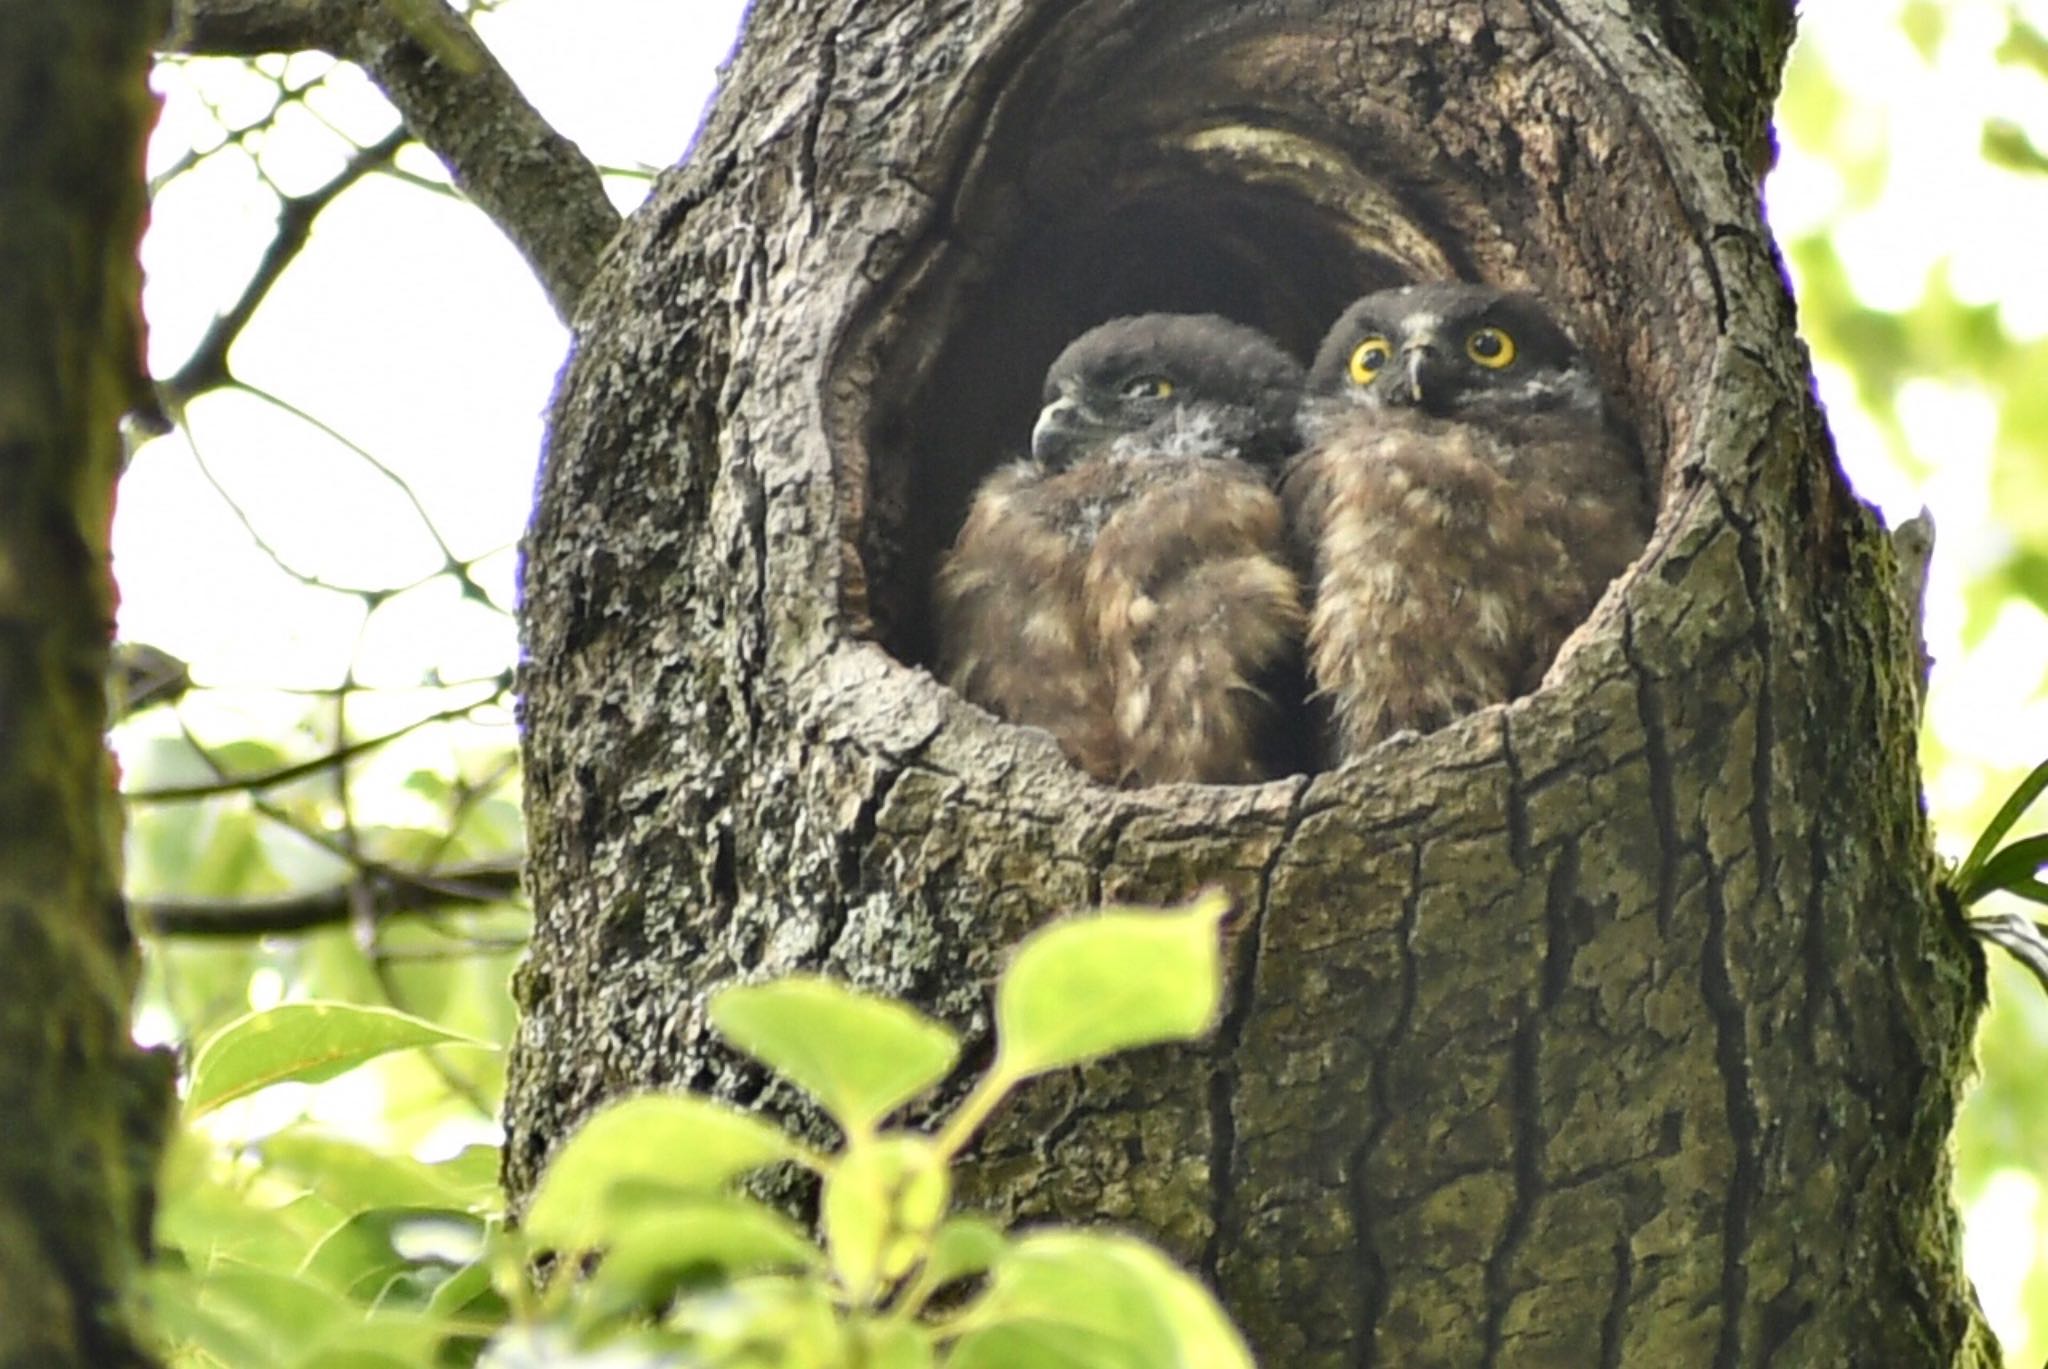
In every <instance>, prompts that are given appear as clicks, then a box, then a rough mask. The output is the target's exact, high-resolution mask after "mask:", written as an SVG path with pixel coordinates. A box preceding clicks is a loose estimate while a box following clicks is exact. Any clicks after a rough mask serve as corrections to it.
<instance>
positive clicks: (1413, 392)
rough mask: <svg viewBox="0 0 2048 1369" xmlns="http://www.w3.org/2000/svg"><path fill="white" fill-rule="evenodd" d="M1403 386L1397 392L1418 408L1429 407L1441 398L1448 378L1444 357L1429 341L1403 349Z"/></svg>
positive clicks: (1416, 343)
mask: <svg viewBox="0 0 2048 1369" xmlns="http://www.w3.org/2000/svg"><path fill="white" fill-rule="evenodd" d="M1401 369H1402V377H1401V378H1402V381H1403V384H1402V386H1401V388H1400V389H1399V390H1398V391H1396V392H1395V393H1396V394H1397V395H1399V396H1400V397H1401V398H1402V399H1403V400H1405V401H1406V402H1407V403H1410V404H1413V405H1414V406H1415V407H1417V408H1418V409H1428V408H1430V407H1431V404H1432V401H1435V400H1437V399H1440V398H1441V394H1440V392H1441V390H1442V388H1443V384H1444V381H1445V380H1446V379H1447V377H1446V376H1445V373H1444V367H1443V357H1442V355H1441V354H1439V353H1438V351H1437V350H1436V348H1435V347H1433V346H1431V345H1430V344H1429V343H1427V342H1413V343H1410V344H1409V345H1408V346H1406V347H1403V348H1402V349H1401Z"/></svg>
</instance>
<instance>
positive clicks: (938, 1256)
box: [925, 1217, 1009, 1288]
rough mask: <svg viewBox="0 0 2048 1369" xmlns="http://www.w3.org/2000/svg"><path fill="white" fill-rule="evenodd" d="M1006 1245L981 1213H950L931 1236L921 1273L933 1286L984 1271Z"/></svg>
mask: <svg viewBox="0 0 2048 1369" xmlns="http://www.w3.org/2000/svg"><path fill="white" fill-rule="evenodd" d="M1008 1246H1009V1242H1008V1240H1007V1239H1006V1238H1005V1237H1004V1236H1003V1233H1002V1231H1001V1229H1000V1228H998V1227H997V1226H996V1224H995V1223H993V1222H991V1221H988V1220H986V1219H984V1218H981V1217H950V1218H948V1219H947V1220H946V1222H945V1224H944V1225H942V1226H940V1228H939V1229H938V1231H937V1233H936V1234H934V1235H933V1237H932V1248H931V1253H930V1254H929V1255H927V1256H926V1257H925V1264H926V1269H925V1277H926V1278H927V1279H928V1280H929V1281H930V1283H931V1286H932V1287H934V1288H943V1287H945V1286H946V1285H947V1284H949V1283H951V1282H953V1281H954V1280H955V1279H964V1278H967V1277H969V1276H970V1275H974V1274H982V1273H986V1272H987V1271H988V1270H989V1269H991V1268H993V1267H994V1265H995V1263H996V1261H998V1260H1000V1259H1001V1258H1002V1257H1003V1251H1004V1250H1005V1249H1007V1248H1008Z"/></svg>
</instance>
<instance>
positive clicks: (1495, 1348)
mask: <svg viewBox="0 0 2048 1369" xmlns="http://www.w3.org/2000/svg"><path fill="white" fill-rule="evenodd" d="M1578 867H1579V855H1578V847H1577V845H1576V844H1575V843H1573V842H1571V841H1566V842H1564V843H1563V844H1562V845H1561V846H1560V847H1559V848H1558V853H1557V858H1556V860H1555V862H1554V863H1553V864H1552V866H1551V870H1550V880H1549V884H1548V887H1547V888H1546V889H1545V890H1544V898H1543V926H1544V947H1543V980H1542V983H1541V985H1540V986H1539V988H1538V990H1537V1000H1536V1002H1535V1003H1533V1004H1531V1005H1530V1007H1529V1008H1528V1010H1527V1012H1526V1013H1525V1014H1524V1016H1523V1018H1522V1020H1521V1022H1520V1023H1519V1024H1518V1025H1517V1026H1516V1028H1515V1039H1514V1044H1513V1045H1512V1047H1510V1049H1511V1051H1512V1059H1513V1063H1512V1065H1511V1067H1510V1070H1509V1074H1508V1084H1509V1096H1510V1103H1509V1106H1510V1108H1511V1110H1512V1112H1513V1115H1514V1139H1513V1141H1512V1143H1511V1156H1512V1160H1513V1164H1514V1178H1515V1199H1514V1203H1513V1205H1512V1206H1511V1207H1510V1208H1509V1209H1508V1217H1507V1221H1506V1222H1505V1223H1504V1224H1503V1225H1502V1227H1501V1233H1500V1239H1499V1240H1498V1241H1497V1242H1496V1243H1495V1244H1494V1247H1493V1250H1492V1252H1491V1253H1490V1254H1488V1256H1487V1257H1486V1283H1485V1287H1486V1318H1485V1322H1484V1345H1485V1350H1484V1353H1483V1356H1482V1358H1481V1360H1480V1363H1481V1365H1482V1366H1484V1369H1493V1366H1494V1365H1496V1364H1498V1363H1499V1362H1500V1355H1501V1350H1502V1348H1503V1345H1504V1337H1503V1334H1502V1326H1503V1324H1504V1323H1505V1321H1506V1319H1507V1313H1508V1307H1509V1305H1510V1304H1511V1303H1512V1302H1513V1301H1514V1290H1513V1289H1511V1288H1510V1287H1509V1286H1508V1276H1509V1273H1510V1272H1511V1268H1512V1266H1513V1264H1514V1258H1515V1252H1516V1251H1517V1250H1519V1249H1520V1248H1521V1246H1522V1243H1523V1242H1524V1241H1525V1240H1527V1239H1528V1235H1529V1229H1530V1227H1531V1226H1532V1225H1533V1224H1534V1221H1535V1212H1536V1208H1537V1207H1538V1205H1539V1204H1541V1203H1542V1201H1543V1198H1544V1194H1545V1185H1544V1181H1543V1161H1544V1157H1545V1155H1546V1154H1547V1153H1548V1142H1549V1139H1550V1138H1549V1135H1548V1133H1547V1132H1546V1131H1545V1130H1544V1126H1543V1108H1542V1101H1543V1074H1542V1070H1543V1022H1544V1019H1545V1018H1546V1017H1548V1016H1549V1015H1550V1013H1551V1012H1552V1011H1553V1010H1555V1009H1556V1007H1557V1004H1558V1002H1559V1000H1561V999H1562V998H1563V997H1564V990H1565V986H1566V984H1567V983H1569V982H1570V978H1571V967H1572V958H1573V956H1574V955H1575V954H1576V952H1577V949H1578V948H1577V946H1576V944H1575V942H1574V938H1573V936H1572V927H1571V911H1570V910H1571V906H1572V901H1573V899H1574V898H1575V897H1576V895H1577V890H1578Z"/></svg>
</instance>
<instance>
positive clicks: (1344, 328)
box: [1281, 283, 1650, 761]
mask: <svg viewBox="0 0 2048 1369" xmlns="http://www.w3.org/2000/svg"><path fill="white" fill-rule="evenodd" d="M1299 426H1300V431H1301V436H1302V439H1303V450H1302V452H1301V454H1300V455H1299V456H1298V457H1296V458H1295V459H1294V460H1293V461H1291V462H1290V463H1289V464H1288V467H1287V469H1286V471H1285V472H1284V474H1283V477H1282V482H1281V497H1282V500H1283V502H1284V504H1285V506H1286V510H1287V516H1288V525H1289V530H1290V538H1291V540H1292V542H1293V544H1294V547H1295V552H1296V556H1297V561H1298V564H1299V565H1300V566H1301V567H1302V571H1303V574H1304V576H1305V577H1306V579H1307V583H1308V586H1309V594H1310V597H1311V599H1312V600H1313V607H1312V609H1311V610H1310V615H1309V630H1308V663H1309V674H1310V679H1311V682H1312V684H1313V686H1314V690H1315V693H1316V696H1317V697H1318V698H1319V699H1321V700H1322V701H1323V702H1324V704H1325V705H1326V706H1327V708H1328V710H1329V714H1330V718H1329V731H1330V734H1331V735H1330V737H1329V743H1330V750H1331V751H1332V752H1333V753H1334V754H1333V756H1332V759H1334V760H1338V761H1341V760H1344V759H1347V758H1349V757H1352V756H1355V755H1357V754H1358V753H1360V752H1361V751H1363V750H1365V749H1366V748H1368V747H1370V746H1372V745H1373V744H1374V743H1376V742H1378V741H1381V740H1383V739H1384V738H1386V737H1388V736H1391V735H1392V734H1394V733H1396V732H1399V731H1404V730H1413V731H1417V732H1427V731H1430V730H1432V729H1434V728H1438V727H1441V726H1443V725H1444V724H1445V723H1447V722H1449V721H1451V720H1452V719H1453V718H1456V717H1459V716H1461V715H1463V714H1465V713H1470V712H1472V711H1473V710H1475V709H1478V708H1482V707H1484V706H1486V705H1487V704H1492V703H1500V702H1503V701H1505V700H1508V699H1511V698H1515V697H1516V696H1518V695H1521V694H1525V693H1528V692H1529V691H1530V690H1533V689H1534V688H1535V687H1536V686H1537V684H1538V683H1539V682H1540V681H1541V680H1542V678H1543V673H1544V671H1545V670H1547V669H1548V668H1549V666H1550V663H1551V661H1552V659H1553V658H1554V657H1555V656H1556V655H1557V650H1558V647H1559V646H1560V645H1562V644H1563V642H1564V639H1565V637H1566V636H1567V635H1568V634H1569V633H1570V632H1571V631H1572V629H1574V628H1575V627H1577V626H1578V625H1579V624H1580V623H1581V622H1583V621H1584V620H1585V618H1586V616H1587V614H1588V613H1589V612H1591V610H1592V607H1593V604H1594V601H1595V600H1597V599H1598V598H1599V596H1600V593H1601V591H1602V590H1603V589H1605V588H1606V586H1607V584H1608V583H1609V582H1610V581H1611V580H1613V579H1614V577H1615V576H1616V575H1618V574H1619V573H1620V572H1621V570H1622V569H1623V568H1624V567H1625V566H1627V565H1628V563H1629V562H1630V561H1632V560H1634V559H1635V556H1636V554H1637V553H1638V552H1640V551H1641V550H1642V548H1643V544H1644V542H1645V540H1646V539H1647V538H1648V536H1649V529H1650V507H1649V501H1648V498H1647V493H1646V489H1645V481H1644V476H1643V469H1642V462H1641V460H1640V459H1639V457H1638V454H1637V452H1636V449H1635V446H1634V444H1633V443H1632V442H1631V441H1630V440H1629V439H1628V438H1627V436H1626V435H1625V434H1624V433H1623V432H1622V431H1621V429H1620V427H1619V426H1618V425H1617V424H1616V423H1615V421H1614V420H1613V418H1612V416H1611V414H1610V413H1609V410H1608V406H1607V403H1606V401H1605V398H1604V397H1603V395H1602V393H1601V390H1600V387H1599V385H1598V383H1597V382H1596V381H1595V379H1594V377H1593V374H1592V371H1591V370H1590V369H1589V368H1588V366H1587V365H1586V363H1585V361H1584V359H1583V358H1582V357H1581V356H1580V354H1579V352H1578V349H1577V348H1575V347H1574V346H1573V345H1572V342H1571V339H1570V338H1569V337H1567V336H1566V335H1565V332H1564V329H1563V328H1561V327H1560V326H1559V325H1558V323H1557V321H1556V320H1555V319H1554V318H1552V317H1551V315H1550V313H1549V311H1548V310H1547V309H1545V308H1544V306H1543V305H1542V304H1541V303H1540V302H1539V301H1538V300H1536V299H1534V298H1533V297H1531V296H1528V295H1523V294H1513V293H1509V292H1506V291H1502V290H1497V289H1493V288H1491V287H1488V286H1480V285H1462V284H1450V283H1444V284H1430V285H1411V286H1407V287H1404V288H1402V289H1397V290H1385V291H1381V292H1379V293H1377V294H1372V295H1367V296H1366V297H1365V298H1364V299H1361V300H1359V301H1358V302H1357V303H1355V304H1353V305H1352V306H1351V307H1350V308H1349V309H1347V310H1346V311H1345V312H1344V315H1343V316H1342V317H1341V318H1339V319H1338V320H1337V322H1336V324H1335V325H1334V326H1333V327H1332V328H1331V329H1330V332H1329V335H1328V336H1327V337H1325V338H1324V340H1323V344H1322V347H1321V349H1320V350H1319V351H1318V353H1317V355H1316V359H1315V362H1314V364H1313V365H1312V366H1311V367H1310V368H1309V375H1308V381H1307V385H1306V388H1305V392H1304V394H1303V397H1302V406H1301V413H1300V424H1299Z"/></svg>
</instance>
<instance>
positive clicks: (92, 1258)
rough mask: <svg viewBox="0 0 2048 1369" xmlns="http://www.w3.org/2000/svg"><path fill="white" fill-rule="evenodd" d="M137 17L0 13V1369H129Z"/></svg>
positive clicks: (147, 1164)
mask: <svg viewBox="0 0 2048 1369" xmlns="http://www.w3.org/2000/svg"><path fill="white" fill-rule="evenodd" d="M153 8H154V7H152V6H150V5H143V4H136V3H134V0H71V2H70V3H67V4H62V5H47V4H37V3H31V0H4V3H0V147H4V148H5V149H6V152H5V154H4V156H0V279H4V280H5V282H6V286H5V288H4V290H0V489H4V491H5V493H4V494H0V1118H5V1119H6V1120H5V1123H4V1125H0V1365H7V1366H15V1365H21V1366H29V1365H34V1366H38V1369H41V1366H52V1367H53V1369H58V1367H61V1366H71V1365H76V1366H92V1369H103V1367H105V1369H122V1367H123V1366H128V1365H139V1364H145V1363H148V1362H149V1359H148V1356H147V1355H145V1354H144V1353H143V1352H142V1350H141V1349H140V1347H139V1346H138V1344H137V1342H136V1340H135V1337H134V1334H133V1330H132V1328H131V1327H130V1325H129V1323H128V1319H127V1317H126V1315H125V1312H124V1309H123V1306H122V1300H123V1298H124V1297H125V1296H126V1293H127V1285H128V1281H129V1278H130V1277H131V1276H132V1274H133V1273H134V1271H135V1267H136V1265H137V1262H138V1259H139V1257H140V1256H141V1254H142V1252H143V1250H144V1247H145V1246H146V1244H147V1242H148V1233H149V1222H150V1216H151V1207H152V1205H153V1197H152V1183H153V1177H154V1174H155V1170H156V1160H157V1154H158V1151H159V1149H160V1146H161V1142H162V1135H163V1129H164V1125H165V1123H166V1122H167V1120H168V1116H169V1107H170V1083H171V1080H170V1068H169V1060H168V1057H146V1056H144V1055H143V1054H142V1053H140V1052H138V1051H137V1050H136V1049H135V1048H134V1046H133V1045H132V1044H130V1042H129V1040H128V1019H127V1007H128V998H129V995H130V993H131V992H132V991H133V988H134V981H135V963H134V946H133V943H132V942H131V941H130V939H129V935H128V928H127V924H126V922H125V921H124V919H123V917H122V908H121V894H120V887H121V886H120V868H121V867H120V812H119V809H118V807H117V806H116V804H115V801H114V785H113V767H112V763H111V760H110V758H109V756H108V754H107V750H106V745H105V742H104V739H103V736H102V733H103V731H104V729H105V725H106V722H105V720H106V696H105V680H106V672H107V658H108V648H109V642H110V639H111V637H112V634H113V618H114V596H113V581H112V577H111V576H110V575H109V573H108V559H107V534H108V520H109V516H110V515H111V513H112V510H113V495H114V478H115V476H116V474H117V473H118V471H119V468H120V460H121V443H120V435H119V429H118V424H119V421H120V418H121V415H122V414H123V413H124V412H125V411H126V410H127V409H128V408H129V407H130V406H131V404H132V403H133V402H134V401H135V399H136V398H137V396H138V394H139V393H140V390H141V374H142V372H141V366H142V333H141V327H142V320H141V317H140V312H139V302H140V299H141V288H142V275H141V270H140V267H139V265H138V264H137V260H136V242H137V239H138V238H139V237H140V235H141V232H142V217H143V186H142V148H143V140H144V137H145V135H146V134H147V132H148V129H149V124H150V121H151V119H152V118H153V117H154V113H155V110H154V105H153V103H152V101H151V99H150V96H149V92H148V86H147V84H146V78H147V74H148V67H149V43H150V40H151V38H152V37H154V35H155V33H156V32H157V30H158V28H159V27H160V26H161V22H162V16H161V14H157V13H154V12H153Z"/></svg>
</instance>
